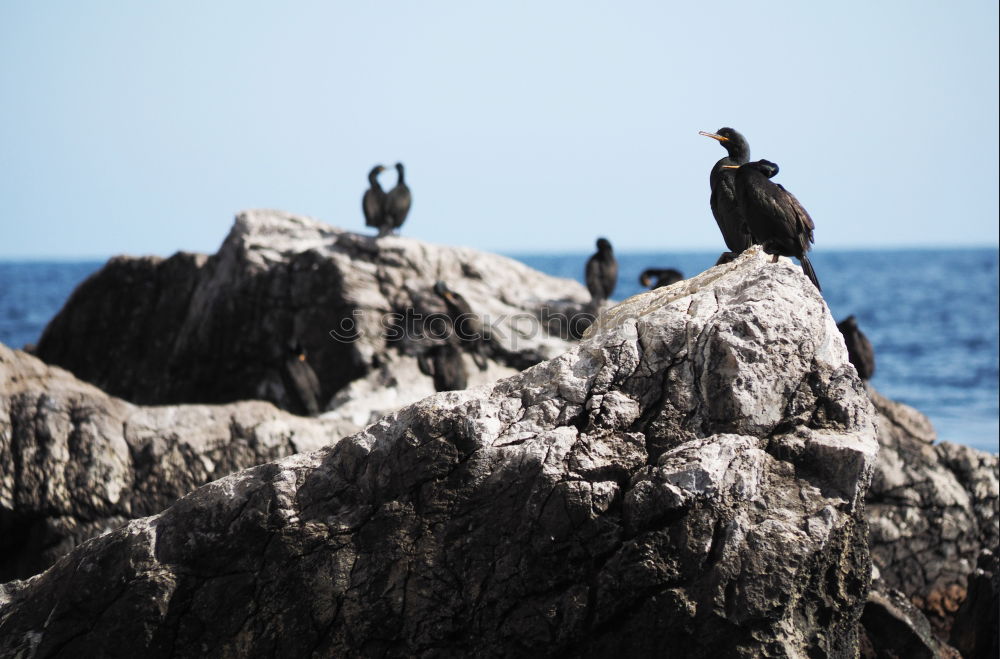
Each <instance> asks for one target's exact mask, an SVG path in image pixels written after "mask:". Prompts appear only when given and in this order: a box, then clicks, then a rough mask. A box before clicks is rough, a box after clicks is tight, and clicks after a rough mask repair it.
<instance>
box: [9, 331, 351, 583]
mask: <svg viewBox="0 0 1000 659" xmlns="http://www.w3.org/2000/svg"><path fill="white" fill-rule="evenodd" d="M340 430H341V428H340V426H338V422H336V421H309V420H306V419H300V418H298V417H295V416H292V415H291V414H287V413H284V412H281V411H279V410H278V409H276V408H275V407H274V406H273V405H271V404H270V403H264V402H244V403H234V404H231V405H224V406H209V405H181V406H172V407H139V406H135V405H132V404H130V403H127V402H125V401H123V400H120V399H117V398H113V397H111V396H108V395H107V394H105V393H104V392H102V391H100V390H99V389H97V388H96V387H94V386H92V385H89V384H86V383H84V382H80V381H79V380H77V379H76V378H74V377H73V376H72V375H70V374H69V373H67V372H66V371H63V370H62V369H59V368H53V367H49V366H46V365H45V364H43V363H42V362H41V361H39V360H38V359H36V358H35V357H32V356H31V355H28V354H27V353H24V352H20V351H16V350H11V349H9V348H7V347H6V346H4V345H2V344H0V464H3V465H4V469H3V471H2V472H0V580H3V581H6V580H8V579H12V578H15V577H26V576H30V575H32V574H35V573H36V572H39V571H41V570H43V569H45V568H46V567H48V566H49V565H51V564H52V563H53V562H54V561H55V560H56V559H57V558H59V557H60V556H62V555H63V554H64V553H66V552H67V551H68V550H69V549H71V548H72V547H73V546H75V545H76V544H78V543H80V542H82V541H83V540H86V539H87V538H90V537H93V536H95V535H98V534H100V533H101V532H103V531H106V530H108V529H111V528H116V527H118V526H120V525H121V524H123V523H124V522H125V521H127V520H129V519H132V518H135V517H141V516H145V515H150V514H153V513H156V512H159V511H161V510H163V509H164V508H166V507H167V506H169V505H170V504H172V503H173V502H174V501H175V500H176V499H178V498H179V497H181V496H183V495H184V494H187V493H188V492H190V491H191V490H192V489H194V488H195V487H197V486H199V485H203V484H205V483H207V482H208V481H211V480H215V479H216V478H219V477H220V476H224V475H226V474H228V473H230V472H232V471H234V470H237V469H243V468H246V467H249V466H252V465H256V464H260V463H262V462H266V461H268V460H274V459H276V458H279V457H283V456H286V455H290V454H292V453H296V452H298V451H303V450H311V449H315V448H318V447H320V446H322V445H324V444H325V443H326V442H328V441H329V440H330V438H331V437H336V436H338V432H340Z"/></svg>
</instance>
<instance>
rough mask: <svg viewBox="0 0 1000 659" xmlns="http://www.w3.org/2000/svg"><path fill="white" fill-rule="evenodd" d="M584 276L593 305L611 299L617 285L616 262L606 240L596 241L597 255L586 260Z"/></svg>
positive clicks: (599, 239) (609, 244)
mask: <svg viewBox="0 0 1000 659" xmlns="http://www.w3.org/2000/svg"><path fill="white" fill-rule="evenodd" d="M584 275H585V278H586V280H587V290H588V291H590V299H591V301H592V302H593V303H594V304H595V305H599V304H600V303H601V302H604V301H605V300H607V299H608V298H609V297H611V294H612V293H613V292H614V290H615V284H617V283H618V261H616V260H615V254H614V252H613V251H612V250H611V243H610V242H608V241H607V239H605V238H598V239H597V253H596V254H594V255H593V256H591V257H590V258H589V259H588V260H587V267H586V269H585V270H584Z"/></svg>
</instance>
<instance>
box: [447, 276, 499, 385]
mask: <svg viewBox="0 0 1000 659" xmlns="http://www.w3.org/2000/svg"><path fill="white" fill-rule="evenodd" d="M434 292H435V293H436V294H437V295H438V297H440V298H441V299H442V300H444V303H445V305H446V306H447V307H448V317H449V318H450V319H451V324H452V330H453V333H454V337H455V338H456V339H458V342H459V344H460V345H461V346H462V347H463V348H464V349H465V350H468V351H469V353H470V354H471V355H472V359H473V361H475V362H476V366H478V367H479V370H480V371H485V370H486V367H487V363H486V334H485V332H484V330H483V324H482V321H480V320H479V316H477V315H476V314H475V313H474V312H473V311H472V307H471V306H470V305H469V303H468V302H467V301H466V299H465V298H464V297H463V296H462V295H461V294H460V293H456V292H455V291H453V290H451V289H450V288H448V285H447V284H445V283H444V282H443V281H438V282H437V283H435V284H434Z"/></svg>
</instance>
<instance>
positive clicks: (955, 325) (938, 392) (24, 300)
mask: <svg viewBox="0 0 1000 659" xmlns="http://www.w3.org/2000/svg"><path fill="white" fill-rule="evenodd" d="M718 255H719V254H718V252H711V253H709V252H703V253H695V252H686V253H667V252H664V253H648V254H639V253H622V254H618V255H617V258H618V262H619V278H618V288H617V289H616V291H615V295H614V299H616V300H622V299H624V298H626V297H628V296H630V295H634V294H636V293H638V292H640V291H641V290H642V289H641V287H640V286H639V282H638V277H639V273H640V272H642V270H644V269H645V268H649V267H663V268H668V267H669V268H676V269H678V270H680V271H681V272H683V273H684V274H685V275H687V276H691V275H694V274H697V273H699V272H701V271H703V270H705V269H706V268H709V267H711V266H712V265H713V264H714V263H715V259H716V258H717V257H718ZM509 256H512V257H513V258H516V259H518V260H520V261H522V262H524V263H526V264H528V265H529V266H531V267H533V268H536V269H538V270H541V271H542V272H546V273H549V274H552V275H556V276H560V277H569V278H573V279H577V280H579V281H582V280H583V265H584V263H585V261H586V259H587V257H588V256H589V254H551V255H538V254H530V255H528V254H522V255H517V254H510V255H509ZM812 262H813V265H814V266H815V268H816V273H817V275H818V276H819V280H820V283H821V284H822V285H823V296H824V297H825V299H826V301H827V304H829V306H830V310H831V312H832V313H833V316H834V318H835V319H836V320H838V321H839V320H842V319H843V318H845V317H846V316H848V315H850V314H854V315H855V316H856V317H857V319H858V325H859V327H860V328H861V330H862V331H863V332H864V333H865V334H866V335H867V336H868V338H869V339H870V340H871V342H872V344H873V345H874V347H875V361H876V370H875V376H874V377H873V378H872V385H874V386H875V388H876V389H878V390H879V391H880V392H882V394H884V395H886V396H888V397H890V398H893V399H895V400H899V401H902V402H904V403H906V404H908V405H912V406H913V407H915V408H917V409H918V410H920V411H921V412H923V413H924V414H926V415H927V416H929V417H930V419H931V421H932V422H933V423H934V427H935V428H936V430H937V432H938V437H939V439H941V440H948V441H951V442H955V443H960V444H967V445H969V446H973V447H975V448H978V449H982V450H985V451H990V452H992V453H997V452H998V449H1000V446H998V437H1000V404H998V396H1000V392H998V380H1000V367H998V361H1000V357H998V355H1000V320H998V317H1000V251H998V250H996V249H989V248H986V249H948V250H885V251H819V252H816V253H815V254H814V256H812ZM102 265H103V262H96V261H87V262H37V261H33V262H14V261H7V262H0V342H3V343H4V344H6V345H8V346H11V347H15V348H20V347H22V346H24V345H25V344H27V343H34V342H36V341H37V340H38V338H39V336H40V335H41V332H42V329H43V328H44V327H45V324H46V323H47V322H48V321H49V319H51V318H52V316H53V315H55V313H56V312H57V311H58V310H59V309H60V308H61V307H62V305H63V303H64V302H65V300H66V298H67V297H68V296H69V294H70V293H71V292H72V291H73V289H74V288H75V287H76V285H77V284H78V283H80V282H81V281H83V280H84V279H85V278H86V277H87V276H88V275H90V274H91V273H92V272H94V271H95V270H97V269H98V268H100V267H101V266H102Z"/></svg>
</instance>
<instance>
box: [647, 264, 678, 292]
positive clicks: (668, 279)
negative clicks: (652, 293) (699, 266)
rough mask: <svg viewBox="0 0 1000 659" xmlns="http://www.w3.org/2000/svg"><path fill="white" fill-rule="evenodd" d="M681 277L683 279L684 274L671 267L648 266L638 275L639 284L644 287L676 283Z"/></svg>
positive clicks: (658, 286) (657, 286)
mask: <svg viewBox="0 0 1000 659" xmlns="http://www.w3.org/2000/svg"><path fill="white" fill-rule="evenodd" d="M654 279H655V280H656V281H655V282H654V281H653V280H654ZM682 279H684V275H682V274H681V273H680V271H679V270H674V269H673V268H664V269H658V268H648V269H646V270H643V271H642V274H641V275H639V285H640V286H644V287H646V288H660V287H661V286H669V285H670V284H676V283H677V282H679V281H680V280H682Z"/></svg>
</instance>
